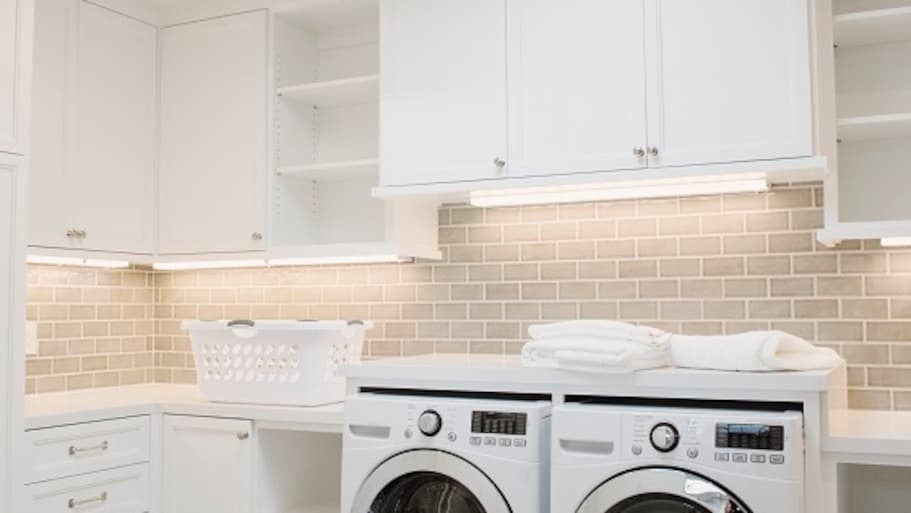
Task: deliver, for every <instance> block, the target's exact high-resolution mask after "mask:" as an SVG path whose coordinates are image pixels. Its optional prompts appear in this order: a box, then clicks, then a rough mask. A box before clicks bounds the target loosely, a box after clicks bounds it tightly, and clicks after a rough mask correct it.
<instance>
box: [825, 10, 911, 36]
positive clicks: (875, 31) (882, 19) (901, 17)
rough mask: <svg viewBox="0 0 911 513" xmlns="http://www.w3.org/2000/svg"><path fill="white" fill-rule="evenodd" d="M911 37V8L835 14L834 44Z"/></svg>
mask: <svg viewBox="0 0 911 513" xmlns="http://www.w3.org/2000/svg"><path fill="white" fill-rule="evenodd" d="M909 40H911V7H895V8H892V9H879V10H875V11H861V12H853V13H848V14H840V15H838V16H835V44H837V45H839V46H860V45H871V44H879V43H891V42H895V41H909Z"/></svg>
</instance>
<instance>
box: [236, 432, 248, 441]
mask: <svg viewBox="0 0 911 513" xmlns="http://www.w3.org/2000/svg"><path fill="white" fill-rule="evenodd" d="M248 438H250V433H247V432H246V431H238V432H237V439H238V440H246V439H248Z"/></svg>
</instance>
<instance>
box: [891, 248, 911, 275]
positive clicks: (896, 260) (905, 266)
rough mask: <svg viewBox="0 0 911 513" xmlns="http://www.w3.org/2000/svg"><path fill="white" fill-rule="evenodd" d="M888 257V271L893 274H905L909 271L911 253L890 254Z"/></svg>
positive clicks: (910, 267)
mask: <svg viewBox="0 0 911 513" xmlns="http://www.w3.org/2000/svg"><path fill="white" fill-rule="evenodd" d="M888 257H889V271H891V272H893V273H906V272H909V271H911V253H891V254H889V255H888Z"/></svg>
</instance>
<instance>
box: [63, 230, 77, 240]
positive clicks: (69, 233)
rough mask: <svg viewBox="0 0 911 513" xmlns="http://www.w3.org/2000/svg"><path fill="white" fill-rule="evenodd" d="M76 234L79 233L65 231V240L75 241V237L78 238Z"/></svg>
mask: <svg viewBox="0 0 911 513" xmlns="http://www.w3.org/2000/svg"><path fill="white" fill-rule="evenodd" d="M78 233H79V232H77V231H76V230H67V231H66V238H67V239H75V238H76V237H78V236H79V234H78Z"/></svg>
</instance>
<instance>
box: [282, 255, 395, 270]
mask: <svg viewBox="0 0 911 513" xmlns="http://www.w3.org/2000/svg"><path fill="white" fill-rule="evenodd" d="M411 261H412V259H410V258H402V257H400V256H398V255H352V256H334V257H333V256H327V257H299V258H273V259H271V260H269V265H270V266H274V267H282V266H292V265H331V264H387V263H404V262H411Z"/></svg>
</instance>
